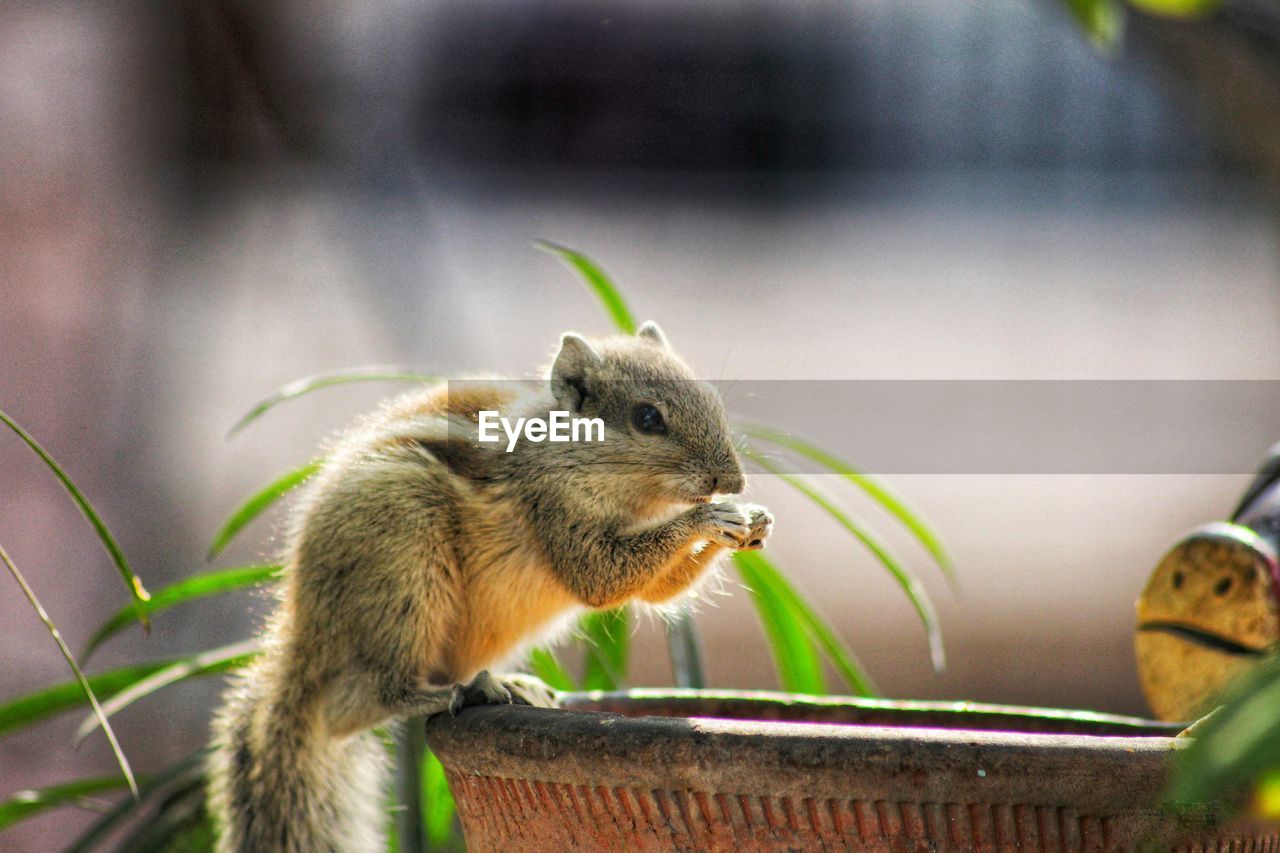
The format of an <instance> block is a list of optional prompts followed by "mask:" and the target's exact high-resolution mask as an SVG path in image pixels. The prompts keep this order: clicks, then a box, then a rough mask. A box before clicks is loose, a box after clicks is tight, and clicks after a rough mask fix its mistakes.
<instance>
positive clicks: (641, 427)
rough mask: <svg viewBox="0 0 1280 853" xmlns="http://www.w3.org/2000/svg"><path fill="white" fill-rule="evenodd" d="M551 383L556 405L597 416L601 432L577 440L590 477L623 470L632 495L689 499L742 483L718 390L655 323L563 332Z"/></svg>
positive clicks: (643, 499) (730, 490)
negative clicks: (599, 335) (601, 332)
mask: <svg viewBox="0 0 1280 853" xmlns="http://www.w3.org/2000/svg"><path fill="white" fill-rule="evenodd" d="M550 383H551V394H552V396H553V397H554V398H555V401H556V404H557V406H558V407H559V408H561V409H563V410H566V411H569V412H571V413H573V414H574V415H575V416H580V417H589V418H600V419H601V420H603V421H604V425H605V429H604V435H605V439H604V441H603V442H600V443H599V444H595V445H590V444H583V445H581V446H580V453H579V454H578V458H579V459H580V460H581V461H582V462H584V463H589V464H590V468H592V469H594V470H592V471H591V472H590V474H591V475H592V476H595V475H607V476H609V477H611V478H623V479H625V480H626V482H627V486H628V488H629V489H633V490H634V496H635V498H636V502H637V503H639V504H642V503H650V502H658V503H698V502H702V501H707V500H710V499H711V497H712V496H713V495H716V494H737V493H738V492H741V491H742V490H743V489H744V488H745V487H746V475H745V474H743V472H742V462H741V461H740V460H739V459H738V452H737V449H736V448H735V446H734V442H733V432H732V430H731V429H730V428H729V421H728V418H727V417H726V416H725V412H724V403H723V401H722V400H721V399H720V395H719V394H718V393H717V392H716V390H715V388H713V387H712V386H711V385H710V384H708V383H707V382H703V381H700V380H698V379H695V378H694V376H693V372H692V371H691V370H690V369H689V367H688V365H686V364H685V363H684V362H683V361H681V360H680V358H679V357H677V356H676V355H675V353H673V352H672V351H671V348H670V346H669V345H668V344H667V338H666V336H665V335H664V334H663V333H662V330H661V329H659V328H658V326H657V324H656V323H653V322H648V323H645V324H644V325H642V326H641V327H640V328H639V330H638V331H637V332H636V334H635V335H634V336H621V337H612V338H603V339H600V340H594V341H590V342H588V341H587V340H586V339H584V338H582V337H581V336H579V335H576V334H574V333H573V332H567V333H565V334H564V336H563V337H562V338H561V341H560V351H559V353H558V354H557V355H556V359H555V363H554V364H553V365H552V368H551V376H550ZM588 453H589V454H590V455H589V457H588V456H587V455H586V454H588ZM610 463H614V464H610ZM584 473H586V472H585V471H584Z"/></svg>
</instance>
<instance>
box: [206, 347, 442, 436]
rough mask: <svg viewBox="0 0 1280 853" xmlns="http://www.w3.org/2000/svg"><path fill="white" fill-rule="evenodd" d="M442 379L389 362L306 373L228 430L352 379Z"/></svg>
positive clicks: (245, 424)
mask: <svg viewBox="0 0 1280 853" xmlns="http://www.w3.org/2000/svg"><path fill="white" fill-rule="evenodd" d="M438 381H440V380H439V377H437V376H434V375H432V374H429V373H423V372H421V371H419V370H414V369H413V368H411V367H400V366H398V365H385V364H378V365H370V366H368V367H349V368H347V369H345V370H335V371H333V372H332V373H317V374H314V375H312V376H304V377H303V378H301V379H295V380H294V381H292V382H290V383H288V384H287V385H282V386H281V387H280V388H279V389H278V390H277V391H276V392H275V393H274V394H271V395H270V396H268V397H265V398H263V399H262V400H259V401H258V403H257V405H255V406H254V407H253V408H252V409H250V410H249V411H248V412H247V413H245V416H244V417H242V418H241V419H240V420H238V421H236V422H235V425H234V426H232V427H231V429H230V430H228V431H227V438H232V437H234V436H235V435H236V433H238V432H240V431H241V430H243V429H244V428H245V427H247V426H248V425H249V424H251V423H253V422H254V421H256V420H257V419H258V418H260V417H262V416H263V415H265V414H266V413H267V412H269V411H271V410H272V409H274V408H275V407H276V406H278V405H280V404H281V403H285V402H288V401H289V400H296V399H297V398H299V397H301V396H303V395H305V394H310V393H311V392H312V391H319V390H320V389H321V388H331V387H333V386H334V385H346V384H348V383H351V382H438Z"/></svg>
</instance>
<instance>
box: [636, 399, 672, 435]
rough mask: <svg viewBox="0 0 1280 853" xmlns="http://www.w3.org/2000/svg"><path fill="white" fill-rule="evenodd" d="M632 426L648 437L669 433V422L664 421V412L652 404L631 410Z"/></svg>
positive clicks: (638, 406) (643, 404) (644, 404)
mask: <svg viewBox="0 0 1280 853" xmlns="http://www.w3.org/2000/svg"><path fill="white" fill-rule="evenodd" d="M631 425H632V426H634V427H635V428H636V431H637V432H643V433H645V434H646V435H662V434H663V433H665V432H666V431H667V422H666V421H664V420H663V419H662V412H659V411H658V407H657V406H654V405H653V404H651V403H640V404H638V405H637V406H636V407H635V408H634V409H632V410H631Z"/></svg>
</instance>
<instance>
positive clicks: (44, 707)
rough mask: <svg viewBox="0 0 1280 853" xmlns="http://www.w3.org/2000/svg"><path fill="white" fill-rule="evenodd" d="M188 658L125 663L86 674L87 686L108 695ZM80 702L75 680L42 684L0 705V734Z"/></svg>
mask: <svg viewBox="0 0 1280 853" xmlns="http://www.w3.org/2000/svg"><path fill="white" fill-rule="evenodd" d="M191 657H194V655H192V656H188V657H182V658H173V659H170V660H164V661H153V662H151V663H144V664H138V665H136V666H126V667H122V668H120V669H113V670H109V671H107V672H102V673H98V674H97V675H90V676H88V681H89V687H90V688H91V689H92V690H93V692H94V694H95V695H97V696H101V697H104V698H110V697H112V696H114V695H116V694H117V693H119V692H120V691H122V690H125V689H127V688H128V687H129V686H130V685H132V684H134V683H136V682H138V681H141V680H142V679H144V678H147V677H148V676H151V675H153V674H155V673H156V672H159V671H160V670H162V669H165V668H167V667H170V666H173V665H174V664H175V663H179V662H181V661H184V660H189V659H190V658H191ZM229 669H234V666H233V665H232V663H231V662H228V663H224V664H220V665H215V666H211V667H209V668H208V669H206V670H204V671H202V672H199V673H195V674H197V675H216V674H218V673H221V672H225V671H226V670H229ZM84 701H85V696H84V691H83V690H82V689H81V687H80V683H79V682H78V681H66V682H63V683H62V684H57V685H54V686H53V687H46V688H45V689H43V690H39V691H36V692H35V693H29V694H27V695H26V696H20V697H18V698H17V699H14V700H12V701H10V702H7V703H5V704H4V705H0V735H4V734H7V733H8V732H11V731H14V730H15V729H20V728H24V727H26V726H30V725H33V724H35V723H38V722H40V721H42V720H45V719H48V718H49V717H52V716H54V715H56V714H60V713H62V712H64V711H70V710H72V709H75V708H79V707H81V706H82V705H84Z"/></svg>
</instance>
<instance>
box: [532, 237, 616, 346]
mask: <svg viewBox="0 0 1280 853" xmlns="http://www.w3.org/2000/svg"><path fill="white" fill-rule="evenodd" d="M534 245H535V246H537V247H538V248H539V249H542V250H543V251H546V252H550V253H551V254H553V255H555V256H556V257H558V258H559V259H560V260H562V261H564V262H565V263H566V264H568V265H569V266H570V267H572V268H573V270H574V271H575V272H576V273H577V274H578V276H579V277H580V278H581V279H582V281H583V283H584V284H586V286H587V287H588V288H589V289H590V290H591V292H592V293H594V294H595V295H596V298H598V299H599V300H600V302H601V303H602V304H603V306H604V309H605V311H607V312H608V314H609V316H610V317H611V318H613V324H614V325H615V326H617V327H618V331H620V332H622V333H623V334H624V335H634V334H635V333H636V320H635V317H634V316H632V314H631V309H630V308H628V307H627V301H626V300H625V299H623V298H622V293H621V292H620V291H619V290H618V288H617V286H616V285H614V283H613V282H612V281H611V280H610V279H609V276H608V275H607V274H606V273H605V271H604V270H602V269H601V268H600V265H599V264H597V263H596V262H595V261H593V260H591V258H588V257H587V256H586V255H584V254H582V253H581V252H577V251H574V250H573V249H569V248H567V247H565V246H557V245H556V244H555V243H550V242H548V241H546V240H537V241H535V242H534Z"/></svg>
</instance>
